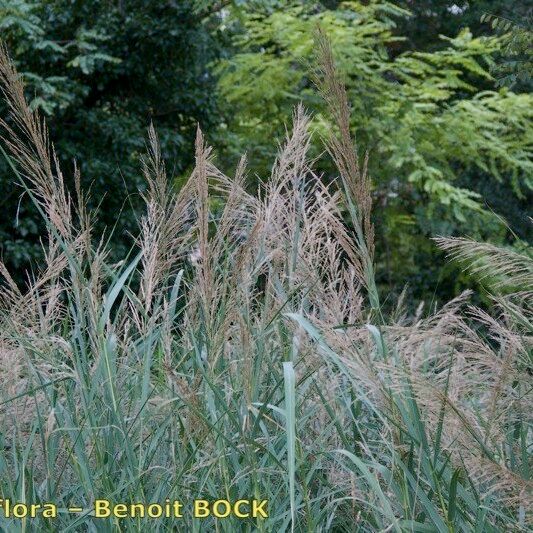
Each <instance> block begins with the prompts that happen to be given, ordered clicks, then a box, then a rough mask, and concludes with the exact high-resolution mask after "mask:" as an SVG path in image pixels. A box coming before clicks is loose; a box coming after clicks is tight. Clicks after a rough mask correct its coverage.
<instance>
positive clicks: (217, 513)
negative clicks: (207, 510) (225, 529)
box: [213, 500, 231, 518]
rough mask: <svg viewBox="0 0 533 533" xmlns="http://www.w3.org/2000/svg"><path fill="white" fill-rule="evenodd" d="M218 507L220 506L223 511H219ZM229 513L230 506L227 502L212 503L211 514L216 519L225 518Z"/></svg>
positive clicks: (217, 501)
mask: <svg viewBox="0 0 533 533" xmlns="http://www.w3.org/2000/svg"><path fill="white" fill-rule="evenodd" d="M220 506H222V508H223V510H222V511H220ZM230 513H231V504H230V503H229V502H228V500H216V501H215V502H214V503H213V514H214V515H215V516H216V517H217V518H226V516H229V514H230Z"/></svg>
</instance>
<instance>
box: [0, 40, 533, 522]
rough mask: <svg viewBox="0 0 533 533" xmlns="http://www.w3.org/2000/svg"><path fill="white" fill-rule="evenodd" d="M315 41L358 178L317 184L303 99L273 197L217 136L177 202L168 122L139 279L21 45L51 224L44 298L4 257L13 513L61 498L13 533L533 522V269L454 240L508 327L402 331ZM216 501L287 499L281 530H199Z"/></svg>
mask: <svg viewBox="0 0 533 533" xmlns="http://www.w3.org/2000/svg"><path fill="white" fill-rule="evenodd" d="M317 49H318V50H319V57H320V64H321V68H320V69H319V71H318V72H317V84H318V85H319V88H320V89H321V91H322V93H323V94H324V96H325V98H326V100H327V101H328V103H329V104H330V108H331V113H332V117H333V118H334V119H335V122H336V126H337V128H336V130H335V131H333V132H332V134H331V138H330V139H329V140H328V141H327V143H328V147H329V151H330V153H331V154H332V156H333V158H334V160H335V161H336V163H337V165H338V169H339V179H338V180H337V182H333V183H331V184H329V185H326V184H324V183H323V181H321V179H320V177H319V176H317V175H316V174H315V172H314V171H313V166H312V162H311V161H309V159H308V158H307V149H308V146H309V139H310V137H309V119H308V117H307V115H306V114H305V112H304V110H303V109H302V108H301V107H298V108H297V109H296V111H295V114H294V117H293V125H292V131H291V132H290V133H288V134H287V139H286V141H285V143H284V144H283V146H282V147H281V148H280V152H279V156H278V158H277V160H276V162H275V164H274V166H273V169H272V174H271V176H270V177H269V179H268V180H266V181H265V184H264V186H263V187H262V189H261V191H260V193H259V195H258V196H252V195H250V194H249V193H248V192H247V191H246V186H245V185H246V161H245V159H244V158H243V160H242V161H241V163H240V165H239V167H238V169H237V171H236V173H235V176H234V177H233V178H229V177H228V176H226V175H224V174H223V173H222V172H221V171H220V170H218V169H217V168H216V167H215V165H214V163H213V159H212V156H211V150H210V148H208V147H207V146H206V144H205V141H204V138H203V136H202V134H201V133H200V132H198V136H197V141H196V167H195V169H194V171H193V172H192V174H191V176H190V178H189V180H188V181H187V183H186V184H185V185H184V186H183V187H182V188H181V189H180V190H179V191H175V190H174V189H173V188H172V186H171V185H170V184H169V180H168V178H167V176H166V172H165V167H164V163H163V159H162V157H161V154H160V150H159V145H158V142H157V136H156V133H155V131H154V129H153V128H150V130H149V134H148V147H147V155H146V157H145V158H144V159H143V161H142V170H143V172H144V175H145V177H146V183H147V187H146V193H145V200H146V212H145V214H144V216H143V218H142V220H141V221H140V228H139V236H138V239H137V243H136V246H135V248H134V249H132V250H131V252H130V254H129V255H128V256H127V257H125V258H124V260H123V261H121V262H120V263H119V264H110V262H109V261H108V259H107V257H108V247H107V244H106V242H107V241H106V239H105V238H103V237H101V236H98V235H94V232H93V229H92V222H93V221H92V216H91V214H90V213H89V212H88V211H87V208H86V203H85V197H84V194H83V192H82V190H81V187H80V186H79V183H80V179H79V174H78V173H77V172H76V180H75V181H76V187H75V189H76V191H75V195H74V196H71V195H70V193H69V192H68V191H67V188H66V186H65V184H64V179H63V175H62V173H61V170H60V168H59V163H58V160H57V157H56V155H55V152H54V149H53V146H52V145H51V143H50V141H49V139H48V136H47V132H46V127H45V125H44V122H43V121H42V119H41V118H40V117H39V116H38V115H37V114H35V113H34V112H32V111H30V110H29V108H28V106H27V104H26V102H25V100H24V93H23V91H24V87H23V84H22V81H21V79H20V77H19V76H18V75H17V73H16V71H15V69H14V67H13V65H12V63H11V62H10V60H9V57H8V55H7V52H6V50H5V49H4V48H1V49H0V85H1V87H2V90H3V94H4V97H5V99H6V101H7V103H8V105H9V110H10V114H9V116H8V117H6V118H5V119H2V120H1V121H0V125H1V127H2V130H3V144H4V146H5V147H6V150H5V151H3V153H4V155H5V157H6V158H7V159H8V161H10V163H11V164H12V171H13V175H14V177H15V178H14V179H15V180H16V181H17V182H18V183H19V184H20V185H21V186H22V187H23V188H24V190H25V192H26V194H27V196H29V197H30V198H31V200H32V201H33V202H34V203H35V204H36V205H37V207H38V208H39V211H40V213H41V215H42V217H43V220H44V222H45V224H46V228H47V235H45V236H43V242H44V246H45V251H46V265H45V267H44V268H43V269H42V271H41V272H40V273H39V274H38V275H36V277H35V278H34V279H32V280H31V282H30V283H29V284H28V286H27V287H25V288H24V289H22V288H19V287H18V286H17V285H16V284H15V283H14V282H13V280H12V278H11V277H10V275H9V273H8V272H7V271H6V269H5V268H4V267H3V266H1V265H0V270H1V274H2V278H3V285H2V288H1V292H0V303H1V317H0V320H1V328H0V358H1V360H2V361H1V362H2V364H1V366H0V379H1V381H2V384H3V385H2V389H1V393H0V394H1V396H0V498H1V499H4V500H6V499H10V500H11V501H12V502H28V503H36V504H38V503H42V502H54V503H56V504H57V505H58V507H59V515H58V517H57V518H56V519H53V520H51V519H47V518H43V517H42V516H38V517H37V518H34V519H31V520H30V519H23V520H20V519H14V518H6V517H5V516H4V514H3V513H2V511H1V510H0V528H1V529H2V530H3V531H8V532H17V531H65V532H67V531H102V532H104V531H146V530H148V529H149V528H150V529H152V530H154V531H173V530H179V531H211V530H215V531H228V532H230V531H265V532H266V531H268V532H270V531H309V532H311V531H313V532H314V531H398V532H399V531H413V532H434V531H438V532H454V531H465V532H471V531H476V532H491V531H494V532H496V531H503V530H506V531H511V530H516V531H519V530H524V531H525V530H526V529H527V528H528V527H529V526H530V525H531V514H530V509H531V506H532V503H533V496H532V480H531V460H530V450H531V444H532V436H531V419H530V413H531V412H532V407H533V405H532V395H531V373H532V369H533V364H532V346H531V334H532V323H533V322H532V317H531V308H530V303H531V296H532V292H531V291H532V287H533V263H532V260H531V257H530V256H529V255H528V252H525V253H524V255H523V256H519V257H515V256H514V255H513V256H512V257H510V256H509V254H508V253H507V252H505V251H502V250H498V249H493V248H491V247H489V246H488V245H483V244H478V243H472V242H469V241H466V240H451V239H441V240H440V241H439V244H440V245H441V246H443V247H444V248H445V249H447V250H448V251H449V252H450V253H451V254H452V255H455V256H456V258H457V259H459V260H463V261H466V262H467V263H468V264H470V265H473V266H472V268H473V269H474V271H476V272H478V274H479V275H483V276H484V277H485V278H486V279H490V280H493V281H494V280H495V282H494V283H493V284H492V285H490V286H489V288H490V289H492V290H493V294H494V296H493V298H494V313H492V314H491V315H488V314H486V313H484V312H482V311H481V310H479V309H474V308H472V307H469V306H468V295H467V294H465V295H463V296H462V297H460V298H458V299H456V300H454V301H452V302H450V303H448V304H447V305H445V306H444V307H443V308H442V309H441V310H439V311H438V312H436V313H435V314H433V315H431V316H427V317H422V316H419V315H417V316H413V317H407V316H405V315H404V313H403V311H402V308H401V305H399V307H398V310H397V311H396V313H394V315H393V316H386V315H385V314H384V312H383V311H382V308H381V305H380V297H379V294H378V289H377V287H376V284H375V280H374V264H373V247H374V244H373V227H372V222H371V218H370V210H371V183H370V180H369V178H368V176H367V174H366V170H365V165H364V164H363V165H362V166H361V165H360V161H359V157H358V155H357V151H356V149H354V143H353V140H352V139H351V138H350V133H349V127H348V126H349V121H348V117H349V109H348V102H347V99H346V96H345V93H344V88H343V85H342V83H341V81H340V79H339V78H338V76H337V74H336V71H335V68H334V63H333V58H332V56H331V52H330V50H329V46H328V43H327V40H326V39H325V38H324V37H323V36H319V37H318V42H317ZM345 206H346V207H347V210H348V214H349V216H350V217H351V221H350V224H349V225H348V224H346V223H345V220H344V208H345ZM166 498H169V499H171V500H173V499H178V500H181V501H183V502H184V503H185V506H184V509H183V514H184V516H183V518H180V519H147V518H135V519H133V518H129V519H118V518H114V519H113V518H109V519H103V518H95V517H94V516H93V513H92V506H93V502H94V500H95V499H109V500H111V501H113V502H117V503H118V502H126V503H129V502H146V503H151V502H164V501H165V499H166ZM197 498H202V499H207V500H216V499H230V500H238V499H242V498H255V499H258V500H263V499H267V500H268V515H269V516H268V518H261V517H257V518H247V519H238V518H235V517H233V516H230V517H228V518H224V519H215V518H213V517H209V518H203V519H200V518H195V517H194V516H193V515H192V506H191V505H190V504H189V503H190V502H192V500H193V499H197ZM75 505H78V506H80V507H82V509H83V510H82V511H81V512H79V513H70V512H68V508H69V507H70V506H75Z"/></svg>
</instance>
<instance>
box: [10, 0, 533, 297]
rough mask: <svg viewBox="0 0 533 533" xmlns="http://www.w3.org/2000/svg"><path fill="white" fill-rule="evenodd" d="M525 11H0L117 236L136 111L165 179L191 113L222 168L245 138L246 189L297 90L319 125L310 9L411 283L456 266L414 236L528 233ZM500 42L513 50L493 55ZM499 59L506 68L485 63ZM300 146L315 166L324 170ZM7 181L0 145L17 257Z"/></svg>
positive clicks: (269, 155) (186, 143)
mask: <svg viewBox="0 0 533 533" xmlns="http://www.w3.org/2000/svg"><path fill="white" fill-rule="evenodd" d="M530 12H531V8H530V6H528V3H527V2H517V3H513V9H512V10H511V11H509V6H508V5H507V3H506V2H502V1H497V0H485V1H483V2H479V3H475V4H473V5H472V6H470V5H469V4H465V5H464V6H463V5H459V4H457V3H453V2H449V1H437V0H424V1H422V2H412V1H410V0H398V1H384V0H372V1H365V2H361V1H348V2H331V1H323V2H302V1H294V0H293V1H290V2H278V1H275V0H261V1H259V0H257V1H254V2H239V1H233V2H211V1H206V2H188V1H181V2H145V1H141V0H128V1H120V2H116V3H111V4H110V3H109V2H104V1H94V2H67V1H66V0H40V1H35V2H30V1H26V0H1V1H0V28H1V30H2V39H3V40H4V41H5V42H6V43H7V46H8V48H9V50H10V53H11V54H12V56H13V58H14V60H15V62H16V64H17V67H18V69H19V71H20V72H22V73H23V75H24V77H25V80H26V83H27V88H28V95H29V96H30V98H31V105H32V106H33V108H36V109H37V108H38V109H40V110H42V111H43V112H44V113H45V114H46V116H47V122H48V124H49V127H50V130H51V138H52V139H53V141H54V144H55V148H56V150H57V152H58V155H59V157H60V158H61V160H62V161H64V162H66V163H67V166H66V167H64V168H73V160H74V159H75V160H76V161H77V162H78V165H79V166H80V170H81V175H82V179H83V182H84V184H85V185H86V186H87V187H90V198H91V204H90V205H91V206H92V207H93V208H97V207H100V209H101V211H102V214H103V217H102V220H103V223H104V224H105V225H107V226H109V227H110V228H111V227H113V226H114V225H115V224H120V226H119V227H118V230H117V231H115V233H114V237H113V238H114V239H115V241H116V243H115V244H116V246H115V249H116V250H117V252H118V253H120V254H122V253H123V252H124V250H125V248H126V247H127V246H129V245H130V237H129V235H130V233H132V230H133V228H134V227H135V226H136V225H137V216H138V214H137V205H138V198H139V195H140V194H142V192H143V189H144V187H145V185H144V182H143V179H142V174H141V171H140V165H139V158H140V155H141V153H142V152H143V151H144V148H145V137H146V128H147V127H148V125H149V124H150V123H151V122H153V123H154V126H155V128H156V130H157V131H158V134H159V136H160V138H161V145H162V153H163V155H164V157H165V159H166V161H167V164H168V168H169V169H170V170H171V174H172V176H173V179H174V181H175V183H176V185H177V186H179V183H181V181H182V179H183V177H184V175H185V174H186V173H187V170H188V169H189V168H190V165H191V163H192V157H191V154H193V150H192V145H193V141H194V136H195V130H196V127H197V124H199V125H200V126H201V127H202V128H203V129H204V130H205V131H206V132H207V135H208V136H209V137H210V139H211V141H212V142H213V144H214V146H215V148H216V151H217V157H218V159H219V161H220V164H221V166H222V167H223V168H225V169H230V168H232V167H234V166H235V165H236V163H237V157H238V155H240V154H241V153H242V152H243V151H245V152H247V153H248V156H249V160H250V166H251V169H252V170H251V172H250V175H249V182H250V184H249V186H250V188H251V189H254V188H255V187H257V186H258V184H259V183H260V182H261V181H262V180H267V179H268V170H267V169H269V168H270V167H271V164H272V161H273V159H274V157H275V153H276V148H277V145H276V141H279V140H281V139H282V138H283V135H284V132H285V128H286V124H287V123H288V121H289V120H290V116H291V113H292V109H293V107H294V106H295V105H296V104H297V103H299V102H303V104H304V106H305V107H307V108H308V109H309V111H310V112H311V113H312V116H313V119H312V129H313V131H314V136H315V139H317V140H318V139H319V137H320V136H323V135H327V131H328V129H329V127H330V125H329V119H328V116H327V113H325V112H324V102H323V101H322V99H321V97H320V96H319V94H318V92H317V90H316V88H315V85H314V82H313V76H314V70H315V68H316V61H315V59H316V58H315V44H314V34H315V31H316V28H317V26H320V27H321V28H322V29H323V31H324V32H325V33H326V34H327V35H328V36H329V37H330V39H331V41H332V44H333V51H334V55H335V58H336V60H337V62H338V65H339V69H340V71H341V74H342V76H343V79H344V81H345V83H346V85H347V89H348V95H349V100H350V105H351V107H352V117H353V122H352V129H353V132H354V133H355V134H356V137H357V141H358V148H359V150H360V151H361V152H366V151H367V152H368V154H369V170H370V175H371V177H372V181H373V192H372V194H373V201H374V205H375V209H374V213H375V217H376V219H377V224H376V228H377V238H378V240H379V242H380V244H381V245H380V246H378V250H381V253H380V255H378V258H377V261H378V264H379V265H380V266H381V268H380V269H379V271H380V272H382V273H383V275H382V279H381V280H380V282H382V283H387V284H389V285H390V286H392V285H393V284H394V285H396V286H398V285H402V284H403V283H409V284H411V285H412V286H413V290H414V293H415V295H416V296H417V297H421V298H427V297H428V296H430V295H431V294H432V293H433V292H434V291H435V290H437V289H436V286H437V285H438V286H439V288H438V291H441V292H442V293H443V294H445V295H449V294H453V293H456V292H457V291H458V290H459V289H460V288H461V279H462V274H461V275H458V272H457V271H456V270H450V268H451V267H447V268H448V270H445V271H443V270H442V267H441V263H442V258H443V256H442V253H441V252H438V251H437V249H436V247H435V246H434V245H433V244H432V242H431V241H430V239H429V237H433V236H435V235H454V234H468V235H470V236H471V237H474V238H483V239H488V240H490V241H492V242H495V243H498V244H501V243H507V244H514V245H515V246H520V240H525V241H527V240H530V239H531V238H532V235H531V225H530V224H528V220H527V214H528V207H529V205H530V203H531V200H532V188H533V180H532V176H533V172H532V170H533V164H532V162H531V150H532V131H533V129H532V126H531V124H532V122H531V118H532V111H531V109H532V108H533V107H532V105H531V104H532V97H531V94H530V92H529V90H528V80H527V79H526V76H525V75H520V74H516V72H515V71H516V70H517V69H518V70H520V69H522V67H524V65H525V66H527V61H528V60H529V61H530V58H529V59H528V56H527V47H526V48H524V42H526V41H527V38H528V35H529V37H530V35H531V34H530V33H529V34H528V33H527V32H528V31H529V30H528V26H527V23H526V22H525V21H527V20H529V19H528V18H527V16H528V14H530ZM507 20H515V21H516V22H515V23H513V24H511V23H509V24H507V23H506V22H502V21H507ZM494 21H497V22H496V23H495V22H494ZM513 32H514V33H513ZM524 32H525V33H524ZM518 33H519V36H520V38H518V37H517V34H518ZM513 47H514V48H513ZM517 47H518V48H517ZM520 47H521V48H520ZM516 50H518V52H517V53H518V54H519V57H520V60H521V61H522V63H519V62H516V61H515V62H513V58H512V57H511V59H510V58H509V56H510V55H511V56H512V55H513V54H514V53H515V52H516ZM509 61H510V62H511V63H510V64H509ZM505 65H507V67H505ZM501 68H507V71H506V72H507V74H506V75H511V76H512V75H513V72H514V73H515V74H514V75H515V78H516V79H514V83H508V82H506V81H505V80H503V81H501V76H499V74H498V73H501ZM509 68H510V69H511V70H510V71H509ZM513 69H514V70H513ZM522 70H523V69H522ZM520 72H521V70H520ZM499 80H500V81H501V83H499ZM507 81H511V82H513V79H510V80H507ZM1 105H2V104H0V106H1ZM0 109H1V110H2V113H4V112H5V109H4V108H0ZM273 141H274V142H273ZM313 146H314V148H313V149H314V150H315V156H316V157H318V158H319V161H318V168H319V169H320V171H321V172H323V179H325V180H328V181H329V180H331V179H334V177H335V176H334V171H333V167H332V165H331V162H329V161H328V158H327V157H324V155H323V154H320V148H319V146H320V143H319V142H316V143H314V144H313ZM21 193H22V191H21V190H20V189H19V188H17V187H16V186H14V180H13V176H12V173H11V172H10V170H9V168H8V167H7V165H6V164H5V162H3V161H2V162H0V194H1V198H2V200H0V201H1V202H2V207H3V211H4V216H3V217H2V220H1V221H0V246H1V253H2V258H3V260H4V261H5V262H7V263H8V264H9V265H10V266H12V267H15V268H19V269H21V270H22V269H24V268H27V267H28V265H30V264H31V261H32V260H38V258H39V254H40V243H39V241H38V235H39V234H40V229H39V228H38V227H37V225H36V222H35V217H34V216H32V208H31V204H30V202H28V201H27V199H25V198H24V197H22V199H21V198H20V196H21ZM120 212H122V213H123V216H121V217H118V213H120ZM119 220H120V222H118V221H119ZM516 237H518V240H517V239H516ZM393 282H394V283H393Z"/></svg>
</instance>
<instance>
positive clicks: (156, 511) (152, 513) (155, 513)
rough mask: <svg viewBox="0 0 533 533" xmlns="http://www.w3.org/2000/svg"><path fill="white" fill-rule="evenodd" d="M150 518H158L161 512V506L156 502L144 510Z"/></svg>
mask: <svg viewBox="0 0 533 533" xmlns="http://www.w3.org/2000/svg"><path fill="white" fill-rule="evenodd" d="M146 512H147V513H148V516H149V517H150V518H159V517H160V516H161V515H162V514H163V507H161V506H160V505H159V504H158V503H152V504H151V505H149V506H148V509H147V510H146Z"/></svg>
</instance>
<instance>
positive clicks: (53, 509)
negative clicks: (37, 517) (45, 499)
mask: <svg viewBox="0 0 533 533" xmlns="http://www.w3.org/2000/svg"><path fill="white" fill-rule="evenodd" d="M43 517H44V518H57V506H56V505H55V504H53V503H45V504H44V507H43Z"/></svg>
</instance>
